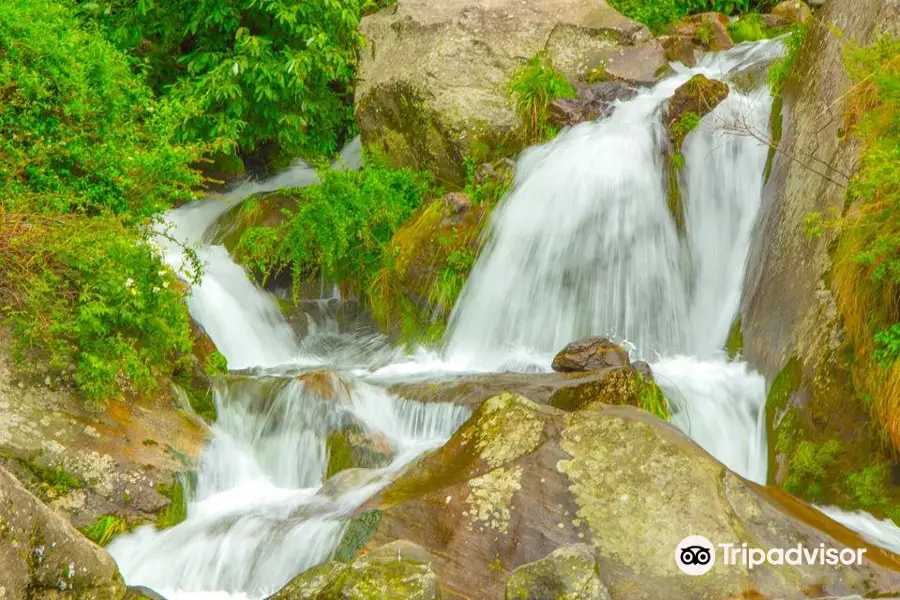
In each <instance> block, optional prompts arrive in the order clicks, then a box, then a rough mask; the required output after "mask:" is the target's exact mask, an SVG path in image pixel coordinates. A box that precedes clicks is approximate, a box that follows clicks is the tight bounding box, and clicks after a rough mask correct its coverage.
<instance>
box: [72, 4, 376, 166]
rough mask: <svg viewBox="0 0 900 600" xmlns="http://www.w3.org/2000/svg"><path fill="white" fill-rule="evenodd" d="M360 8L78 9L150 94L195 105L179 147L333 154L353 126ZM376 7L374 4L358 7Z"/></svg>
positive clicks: (205, 6)
mask: <svg viewBox="0 0 900 600" xmlns="http://www.w3.org/2000/svg"><path fill="white" fill-rule="evenodd" d="M363 4H364V3H363V2H362V0H343V1H341V2H336V1H334V0H304V1H302V2H296V1H294V0H270V1H268V2H258V1H257V0H217V1H216V2H214V3H209V2H196V1H195V0H143V1H141V2H138V3H135V2H133V1H132V0H100V1H98V2H92V3H90V4H85V5H83V6H84V7H85V9H86V10H89V11H90V12H91V14H93V15H96V17H97V19H98V20H99V21H100V22H101V23H103V24H104V26H105V28H106V30H107V31H108V32H109V35H110V38H111V39H112V40H113V41H114V42H115V43H116V44H117V45H118V46H119V47H120V48H123V49H125V50H127V51H129V52H131V53H134V54H135V55H137V56H139V57H141V59H142V62H143V65H144V67H145V68H146V70H147V71H148V73H149V75H150V77H151V81H152V82H153V84H154V87H155V89H156V90H157V91H160V92H162V91H170V92H171V94H172V96H173V97H174V98H177V99H179V100H180V101H184V102H187V103H188V104H192V105H193V104H196V105H197V106H199V108H200V109H201V112H200V114H198V115H196V116H194V117H192V118H190V119H187V120H186V121H185V122H184V124H183V128H182V133H183V136H184V139H185V140H196V139H200V140H204V141H209V142H212V143H214V144H215V145H216V146H217V147H218V148H219V149H222V150H230V149H232V148H233V147H234V146H235V145H236V146H237V147H238V148H239V149H240V150H241V151H242V152H244V153H253V152H259V151H265V150H266V148H267V147H268V146H276V147H277V148H278V149H279V150H280V151H282V152H284V153H287V154H288V155H303V156H308V157H309V156H315V155H320V154H333V153H334V152H335V151H336V150H337V149H338V145H339V144H340V143H341V142H342V141H343V140H344V139H345V138H346V137H347V136H348V135H349V134H350V133H351V130H352V128H353V106H352V85H353V78H354V72H355V66H356V57H357V52H358V50H359V48H360V45H361V37H360V36H359V34H358V33H357V27H358V25H359V19H360V14H361V10H362V8H363ZM365 4H366V7H367V8H369V9H371V8H377V7H378V6H380V5H381V4H383V3H382V2H366V3H365Z"/></svg>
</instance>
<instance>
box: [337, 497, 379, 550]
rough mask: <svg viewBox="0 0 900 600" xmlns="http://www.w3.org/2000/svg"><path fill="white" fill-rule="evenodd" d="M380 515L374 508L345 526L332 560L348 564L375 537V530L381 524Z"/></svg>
mask: <svg viewBox="0 0 900 600" xmlns="http://www.w3.org/2000/svg"><path fill="white" fill-rule="evenodd" d="M381 514H382V513H381V511H380V510H378V509H377V508H376V509H372V510H368V511H366V512H364V513H363V514H361V515H359V516H358V517H355V518H354V519H352V520H351V521H350V523H349V524H348V525H347V529H346V531H344V535H343V537H341V542H340V544H338V547H337V550H335V552H334V559H335V560H339V561H342V562H350V561H352V560H353V559H354V558H356V555H357V554H359V551H360V549H362V548H363V546H365V545H366V544H367V543H368V541H369V540H370V539H372V536H373V535H375V530H376V529H378V524H379V523H381Z"/></svg>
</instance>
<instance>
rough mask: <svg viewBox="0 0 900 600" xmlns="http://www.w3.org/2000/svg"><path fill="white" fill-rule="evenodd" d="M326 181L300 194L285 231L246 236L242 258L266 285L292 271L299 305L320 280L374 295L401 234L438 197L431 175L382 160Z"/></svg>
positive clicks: (328, 175) (329, 175)
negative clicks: (307, 286) (304, 290)
mask: <svg viewBox="0 0 900 600" xmlns="http://www.w3.org/2000/svg"><path fill="white" fill-rule="evenodd" d="M320 176H321V183H320V184H318V185H314V186H311V187H307V188H303V189H300V190H296V192H295V194H296V196H297V199H298V206H297V208H296V209H295V210H285V220H284V221H283V222H282V223H281V224H279V225H278V226H276V227H251V228H249V229H247V230H246V231H245V232H244V234H243V235H242V236H241V239H240V241H239V242H238V246H237V250H236V252H237V255H238V257H239V258H241V259H242V260H244V261H245V263H246V264H249V265H251V266H253V267H254V268H256V269H258V270H259V271H260V272H261V273H262V274H263V277H264V279H265V278H268V277H270V276H272V275H274V274H277V273H279V272H281V271H282V270H285V269H287V270H289V271H290V272H291V274H292V275H293V281H294V289H293V294H294V297H295V299H296V297H297V295H298V294H299V291H300V284H301V283H302V282H303V281H304V280H308V279H310V278H314V277H316V276H323V277H324V278H325V279H326V280H329V281H335V282H343V283H346V284H347V285H349V286H350V288H351V289H353V290H354V291H356V292H358V293H360V294H362V293H364V292H366V291H367V290H369V289H370V287H371V285H372V281H373V280H374V278H375V276H376V274H377V273H378V270H379V269H380V268H381V267H382V265H383V263H384V260H385V258H386V257H385V248H386V246H387V244H388V243H389V242H390V241H391V238H392V237H393V235H394V232H396V231H397V229H398V228H399V227H400V225H401V224H402V223H403V221H405V220H406V218H407V217H409V216H410V215H411V214H412V212H413V211H414V210H415V209H416V208H418V207H419V205H420V204H422V202H423V200H424V199H426V198H428V197H429V196H430V195H431V194H433V193H434V191H435V190H434V188H433V182H432V179H431V177H430V175H428V174H426V173H418V172H415V171H412V170H410V169H389V168H387V167H384V166H382V165H381V164H380V163H379V162H378V161H377V160H370V161H368V162H367V164H366V166H365V167H364V168H363V169H361V170H359V171H345V170H327V171H323V172H321V173H320Z"/></svg>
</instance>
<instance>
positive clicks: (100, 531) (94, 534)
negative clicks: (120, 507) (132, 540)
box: [81, 514, 130, 546]
mask: <svg viewBox="0 0 900 600" xmlns="http://www.w3.org/2000/svg"><path fill="white" fill-rule="evenodd" d="M129 529H130V528H129V526H128V523H127V521H126V520H125V517H122V516H120V515H114V514H107V515H100V516H99V517H97V520H96V521H95V522H94V523H93V524H92V525H88V526H87V527H83V528H82V529H81V532H82V533H84V535H85V536H87V538H88V539H89V540H91V541H92V542H94V543H95V544H97V545H98V546H106V545H107V544H109V543H110V542H111V541H112V539H113V538H114V537H115V536H117V535H119V534H120V533H125V532H126V531H128V530H129Z"/></svg>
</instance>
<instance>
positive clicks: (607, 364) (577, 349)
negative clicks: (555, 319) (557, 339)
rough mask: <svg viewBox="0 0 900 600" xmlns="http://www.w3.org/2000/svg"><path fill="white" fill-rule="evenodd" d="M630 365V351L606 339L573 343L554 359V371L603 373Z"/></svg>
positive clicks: (583, 340) (593, 338) (594, 338)
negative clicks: (603, 371) (605, 370)
mask: <svg viewBox="0 0 900 600" xmlns="http://www.w3.org/2000/svg"><path fill="white" fill-rule="evenodd" d="M629 365H630V362H629V360H628V351H626V350H625V349H624V348H623V347H622V346H620V345H618V344H616V343H615V342H612V341H610V340H609V339H607V338H604V337H589V338H584V339H582V340H577V341H575V342H572V343H571V344H569V345H568V346H566V347H565V348H563V349H562V350H560V352H559V354H557V355H556V356H555V357H553V364H552V367H553V370H554V371H559V372H561V373H569V372H573V371H601V370H603V369H609V368H616V367H627V366H629Z"/></svg>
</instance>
